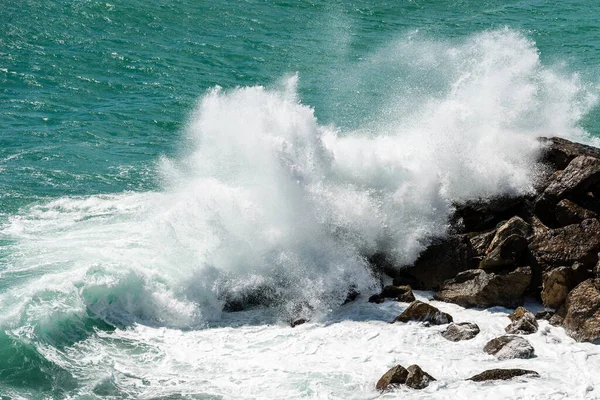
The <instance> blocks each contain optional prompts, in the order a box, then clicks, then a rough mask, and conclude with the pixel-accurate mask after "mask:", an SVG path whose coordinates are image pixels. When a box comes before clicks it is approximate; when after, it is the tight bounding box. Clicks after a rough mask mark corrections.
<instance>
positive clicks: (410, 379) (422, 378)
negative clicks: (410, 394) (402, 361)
mask: <svg viewBox="0 0 600 400" xmlns="http://www.w3.org/2000/svg"><path fill="white" fill-rule="evenodd" d="M433 381H435V378H434V377H432V376H431V375H429V374H428V373H427V372H425V371H423V370H422V369H421V367H419V366H418V365H411V366H410V367H408V368H404V367H403V366H402V365H396V366H395V367H392V368H391V369H390V370H389V371H387V372H386V373H385V374H383V376H382V377H381V378H380V379H379V381H378V382H377V385H375V388H376V389H377V390H379V391H385V390H388V389H393V388H394V387H396V386H399V385H406V386H408V387H411V388H413V389H424V388H426V387H427V386H428V385H429V383H430V382H433Z"/></svg>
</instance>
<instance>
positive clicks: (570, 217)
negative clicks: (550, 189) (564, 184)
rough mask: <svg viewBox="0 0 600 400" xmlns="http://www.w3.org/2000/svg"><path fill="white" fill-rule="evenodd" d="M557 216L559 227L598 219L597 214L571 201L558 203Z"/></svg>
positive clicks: (566, 200) (565, 200)
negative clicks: (589, 219)
mask: <svg viewBox="0 0 600 400" xmlns="http://www.w3.org/2000/svg"><path fill="white" fill-rule="evenodd" d="M555 214H556V222H557V223H558V226H567V225H573V224H579V223H581V222H582V221H583V220H584V219H588V218H596V217H598V214H596V213H595V212H593V211H591V210H588V209H587V208H583V207H581V206H580V205H578V204H576V203H574V202H572V201H571V200H569V199H562V200H561V201H559V202H558V204H557V205H556V211H555Z"/></svg>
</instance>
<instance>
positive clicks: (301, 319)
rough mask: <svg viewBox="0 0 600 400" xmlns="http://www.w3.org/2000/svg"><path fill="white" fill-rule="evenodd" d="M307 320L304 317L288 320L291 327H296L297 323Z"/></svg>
mask: <svg viewBox="0 0 600 400" xmlns="http://www.w3.org/2000/svg"><path fill="white" fill-rule="evenodd" d="M307 322H308V320H307V319H304V318H298V319H296V320H293V321H292V322H290V325H291V326H292V328H295V327H297V326H298V325H302V324H305V323H307Z"/></svg>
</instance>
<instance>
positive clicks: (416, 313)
mask: <svg viewBox="0 0 600 400" xmlns="http://www.w3.org/2000/svg"><path fill="white" fill-rule="evenodd" d="M409 321H418V322H428V323H429V324H431V325H444V324H449V323H450V322H452V316H451V315H450V314H447V313H445V312H442V311H440V310H438V309H437V308H436V307H434V306H432V305H431V304H427V303H423V302H422V301H419V300H416V301H413V302H412V303H410V305H409V306H408V307H407V308H406V310H404V312H403V313H402V314H400V315H399V316H397V317H396V318H395V319H394V321H392V322H409Z"/></svg>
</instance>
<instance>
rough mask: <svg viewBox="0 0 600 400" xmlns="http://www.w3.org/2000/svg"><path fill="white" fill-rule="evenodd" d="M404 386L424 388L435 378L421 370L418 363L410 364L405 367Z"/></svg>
mask: <svg viewBox="0 0 600 400" xmlns="http://www.w3.org/2000/svg"><path fill="white" fill-rule="evenodd" d="M407 370H408V376H407V377H406V386H408V387H411V388H413V389H425V388H426V387H427V386H429V383H431V382H433V381H435V378H434V377H433V376H431V375H429V374H428V373H427V372H425V371H423V370H422V369H421V367H419V366H418V365H416V364H415V365H411V366H410V367H408V368H407Z"/></svg>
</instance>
